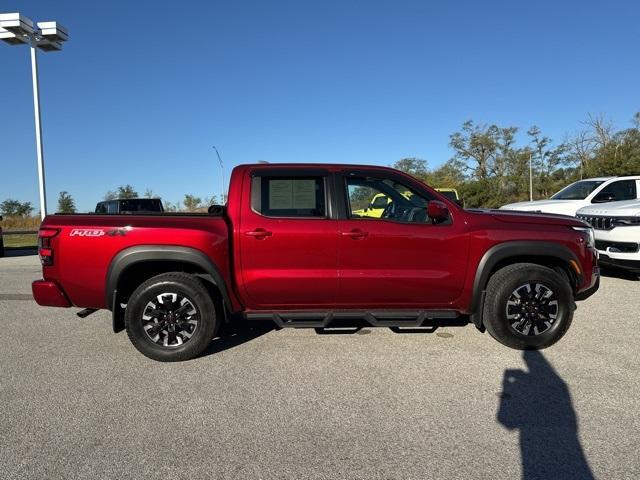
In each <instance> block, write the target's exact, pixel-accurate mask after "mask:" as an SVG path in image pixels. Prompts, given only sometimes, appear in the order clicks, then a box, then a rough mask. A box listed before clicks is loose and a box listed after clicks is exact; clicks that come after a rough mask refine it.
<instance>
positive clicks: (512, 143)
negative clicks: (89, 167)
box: [0, 112, 640, 217]
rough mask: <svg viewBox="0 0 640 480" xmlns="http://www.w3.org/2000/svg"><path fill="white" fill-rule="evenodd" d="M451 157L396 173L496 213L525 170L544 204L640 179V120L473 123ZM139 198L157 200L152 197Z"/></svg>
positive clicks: (24, 213) (12, 212) (179, 207)
mask: <svg viewBox="0 0 640 480" xmlns="http://www.w3.org/2000/svg"><path fill="white" fill-rule="evenodd" d="M449 146H450V147H451V149H452V150H453V156H452V158H450V159H449V160H448V161H446V162H445V163H444V164H442V165H441V166H439V167H437V168H435V169H430V168H429V166H428V162H427V160H425V159H421V158H403V159H401V160H398V161H397V162H396V163H394V164H393V167H395V168H397V169H399V170H402V171H405V172H407V173H409V174H411V175H414V176H415V177H417V178H419V179H421V180H423V181H425V182H426V183H427V184H429V185H431V186H433V187H440V188H455V189H457V190H458V192H459V193H460V194H461V196H462V197H463V198H464V201H465V205H466V206H467V207H486V208H495V207H499V206H501V205H504V204H506V203H511V202H516V201H520V200H528V199H529V168H530V163H531V170H532V177H533V192H532V193H533V198H534V199H541V198H547V197H549V196H550V195H552V194H553V193H554V192H557V191H558V190H560V189H561V188H563V187H564V186H566V185H568V184H569V183H571V182H574V181H576V180H579V179H582V178H589V177H596V176H613V175H632V174H640V112H638V113H636V114H635V115H634V116H633V118H632V120H631V123H630V127H629V128H625V129H620V130H616V129H615V128H614V127H613V124H612V123H611V122H610V121H609V120H608V119H607V118H606V117H604V116H602V115H600V116H593V115H590V116H588V117H587V119H586V120H584V121H583V122H581V129H580V130H579V131H578V132H576V133H574V134H572V135H568V136H566V138H565V139H564V140H563V141H562V142H559V143H555V142H554V141H553V140H552V139H551V138H549V137H547V136H546V135H544V134H543V133H542V131H541V130H540V128H539V127H537V126H535V125H534V126H531V127H530V128H528V129H527V130H526V131H525V132H524V135H522V134H520V128H519V127H517V126H500V125H496V124H480V123H476V122H474V121H472V120H468V121H466V122H464V123H463V124H462V126H461V128H460V129H459V130H458V131H456V132H454V133H452V134H451V135H450V136H449ZM139 197H140V195H139V194H138V191H137V190H136V189H135V188H134V187H133V186H132V185H130V184H126V185H121V186H119V187H117V188H116V189H115V190H109V191H108V192H107V193H106V194H105V195H104V197H103V198H104V200H114V199H130V198H139ZM144 197H147V198H160V197H158V196H157V195H155V194H154V192H153V191H152V190H150V189H146V191H145V193H144ZM218 202H220V203H224V197H223V198H218V197H216V196H215V195H211V196H210V197H200V196H197V195H192V194H185V195H184V198H183V199H182V200H181V201H177V202H175V203H172V202H164V208H165V210H166V211H168V212H178V211H186V212H196V211H204V210H206V209H207V207H209V206H210V205H213V204H216V203H218ZM57 207H58V208H57V212H59V213H76V211H77V209H76V205H75V201H74V199H73V197H72V196H71V194H69V192H67V191H62V192H60V193H59V195H58V205H57ZM33 211H34V207H33V205H32V204H31V202H20V201H18V200H14V199H6V200H5V201H3V202H2V203H0V213H1V214H2V215H4V216H7V217H29V216H30V215H31V214H32V213H33Z"/></svg>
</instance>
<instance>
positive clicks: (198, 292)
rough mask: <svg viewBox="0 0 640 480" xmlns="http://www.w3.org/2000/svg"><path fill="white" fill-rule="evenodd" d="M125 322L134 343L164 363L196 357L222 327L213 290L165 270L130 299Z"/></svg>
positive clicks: (137, 289) (195, 280)
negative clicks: (219, 323)
mask: <svg viewBox="0 0 640 480" xmlns="http://www.w3.org/2000/svg"><path fill="white" fill-rule="evenodd" d="M125 322H126V327H127V334H128V336H129V339H130V340H131V343H133V346H134V347H136V348H137V349H138V350H139V351H140V352H141V353H142V354H143V355H145V356H147V357H149V358H152V359H154V360H159V361H161V362H175V361H181V360H189V359H191V358H194V357H196V356H197V355H199V354H200V353H202V351H203V350H204V349H205V348H207V346H208V345H209V343H210V342H211V340H212V339H213V337H214V335H215V333H216V330H217V327H218V321H217V318H216V313H215V307H214V305H213V301H212V300H211V296H210V295H209V292H208V291H207V289H206V288H205V287H204V286H203V285H202V283H201V282H200V281H199V280H198V279H197V278H196V277H194V276H192V275H188V274H185V273H164V274H162V275H158V276H156V277H153V278H150V279H149V280H147V281H146V282H144V283H142V284H141V285H140V286H139V287H138V288H136V290H135V291H134V292H133V294H131V297H130V298H129V301H128V302H127V309H126V311H125Z"/></svg>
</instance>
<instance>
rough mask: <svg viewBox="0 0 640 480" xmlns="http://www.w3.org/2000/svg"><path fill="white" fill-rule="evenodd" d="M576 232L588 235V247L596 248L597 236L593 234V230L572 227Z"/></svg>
mask: <svg viewBox="0 0 640 480" xmlns="http://www.w3.org/2000/svg"><path fill="white" fill-rule="evenodd" d="M572 228H573V229H574V230H575V231H576V232H583V233H586V234H587V247H592V248H595V246H596V236H595V234H594V233H593V228H591V227H572Z"/></svg>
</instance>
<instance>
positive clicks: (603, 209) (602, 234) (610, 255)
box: [577, 200, 640, 272]
mask: <svg viewBox="0 0 640 480" xmlns="http://www.w3.org/2000/svg"><path fill="white" fill-rule="evenodd" d="M577 216H578V218H579V219H580V220H583V221H585V222H587V223H589V224H590V225H591V226H592V227H593V229H594V233H595V237H596V248H597V249H598V252H599V253H600V260H599V262H600V263H602V264H603V265H607V264H609V265H615V266H618V267H623V268H627V269H629V270H634V271H636V272H640V201H638V200H629V201H626V202H612V203H607V204H605V205H590V206H588V207H584V208H581V209H580V210H578V213H577Z"/></svg>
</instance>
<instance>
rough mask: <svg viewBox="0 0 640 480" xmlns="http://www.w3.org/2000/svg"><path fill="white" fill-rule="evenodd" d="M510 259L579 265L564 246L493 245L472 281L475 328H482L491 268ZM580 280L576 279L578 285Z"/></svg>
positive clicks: (529, 243)
mask: <svg viewBox="0 0 640 480" xmlns="http://www.w3.org/2000/svg"><path fill="white" fill-rule="evenodd" d="M512 257H547V258H549V257H552V258H555V259H557V260H560V261H562V262H563V263H565V264H567V265H570V263H569V262H571V260H573V261H575V262H576V263H577V264H578V265H580V261H579V260H578V257H576V255H575V254H574V253H573V252H572V251H571V250H570V249H569V248H568V247H566V246H564V245H560V244H558V243H553V242H540V241H535V240H534V241H513V242H504V243H499V244H497V245H494V246H493V247H491V248H490V249H489V250H487V251H486V252H485V253H484V255H483V256H482V258H481V259H480V263H479V264H478V268H477V269H476V276H475V279H474V281H473V294H472V297H471V309H470V310H471V318H472V321H473V323H475V325H476V327H478V328H482V310H483V305H484V297H485V288H486V286H487V283H488V282H489V275H490V274H491V271H492V270H493V268H494V267H495V266H496V265H497V264H498V263H500V262H502V261H503V260H506V259H508V258H512ZM580 281H581V279H580V278H578V283H580Z"/></svg>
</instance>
